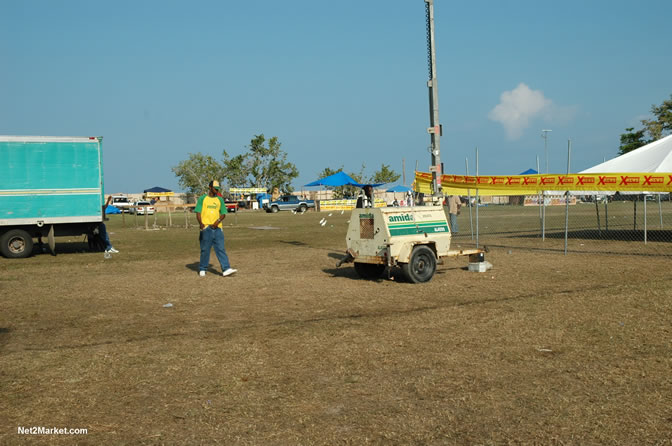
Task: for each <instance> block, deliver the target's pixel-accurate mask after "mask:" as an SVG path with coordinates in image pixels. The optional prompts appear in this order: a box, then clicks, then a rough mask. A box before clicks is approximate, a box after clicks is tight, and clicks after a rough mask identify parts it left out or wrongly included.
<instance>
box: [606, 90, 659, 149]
mask: <svg viewBox="0 0 672 446" xmlns="http://www.w3.org/2000/svg"><path fill="white" fill-rule="evenodd" d="M651 114H652V115H653V119H642V120H641V123H642V126H643V127H642V128H641V129H639V130H635V128H634V127H628V128H626V129H625V133H621V145H620V147H619V149H618V154H619V155H623V154H625V153H628V152H631V151H633V150H635V149H638V148H640V147H642V146H645V145H647V144H650V143H652V142H654V141H658V140H659V139H660V138H662V137H663V136H667V135H669V134H670V133H672V94H671V95H670V99H668V100H665V101H663V103H662V104H660V105H652V106H651Z"/></svg>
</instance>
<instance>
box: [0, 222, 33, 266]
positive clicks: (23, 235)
mask: <svg viewBox="0 0 672 446" xmlns="http://www.w3.org/2000/svg"><path fill="white" fill-rule="evenodd" d="M32 252H33V237H31V236H30V234H28V233H27V232H26V231H24V230H23V229H11V230H9V231H7V232H5V233H4V234H2V236H0V254H2V255H3V256H5V257H7V258H9V259H24V258H26V257H28V256H30V254H31V253H32Z"/></svg>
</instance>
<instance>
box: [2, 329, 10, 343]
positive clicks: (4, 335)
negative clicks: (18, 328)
mask: <svg viewBox="0 0 672 446" xmlns="http://www.w3.org/2000/svg"><path fill="white" fill-rule="evenodd" d="M10 331H11V330H10V329H9V328H7V327H0V346H2V345H4V344H6V343H7V341H8V340H9V332H10Z"/></svg>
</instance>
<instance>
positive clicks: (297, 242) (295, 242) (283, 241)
mask: <svg viewBox="0 0 672 446" xmlns="http://www.w3.org/2000/svg"><path fill="white" fill-rule="evenodd" d="M280 242H281V243H285V244H287V245H292V246H310V245H309V244H308V243H304V242H300V241H298V240H291V241H287V240H281V241H280Z"/></svg>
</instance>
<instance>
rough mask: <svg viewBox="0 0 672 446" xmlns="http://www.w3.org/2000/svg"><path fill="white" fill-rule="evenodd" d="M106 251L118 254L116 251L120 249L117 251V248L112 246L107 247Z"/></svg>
mask: <svg viewBox="0 0 672 446" xmlns="http://www.w3.org/2000/svg"><path fill="white" fill-rule="evenodd" d="M105 252H111V253H112V254H116V253H118V252H119V251H117V250H116V249H114V248H110V249H106V250H105Z"/></svg>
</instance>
